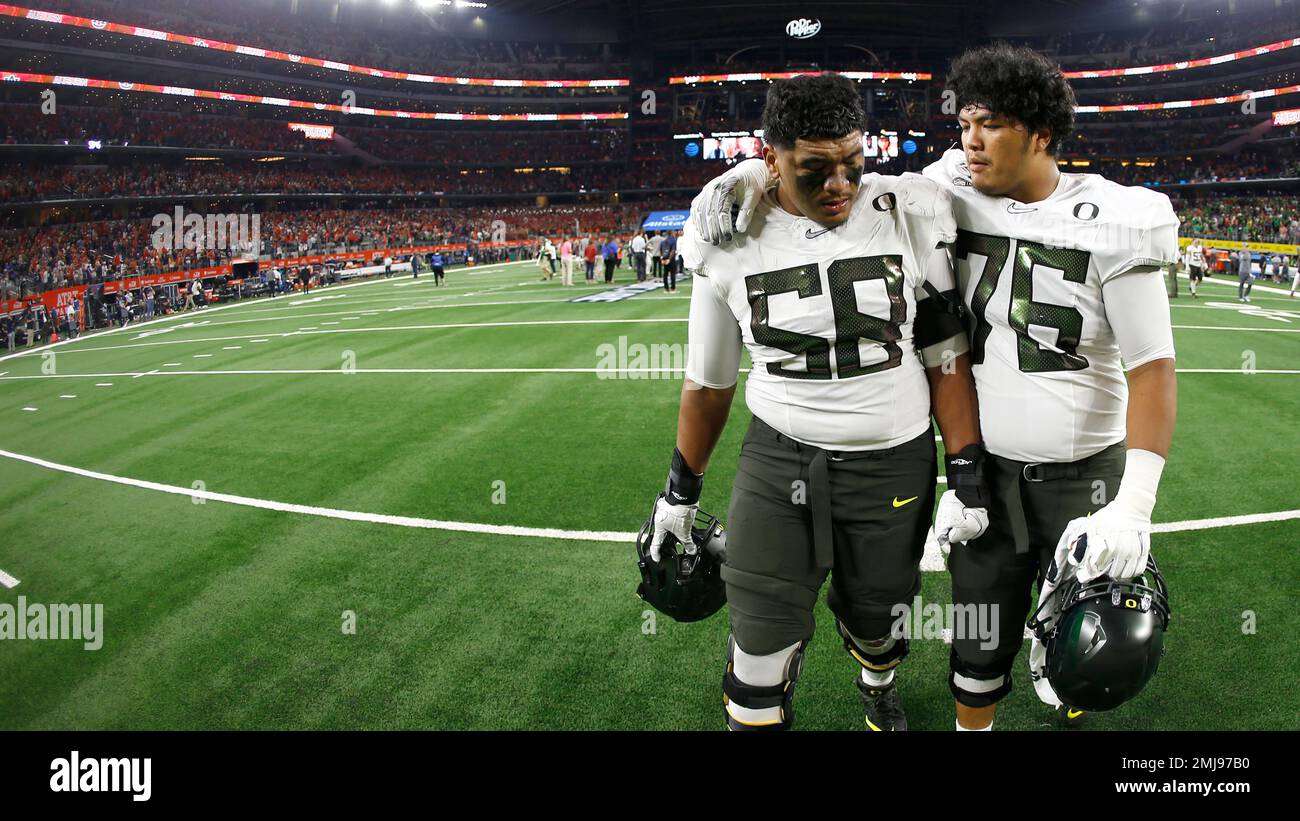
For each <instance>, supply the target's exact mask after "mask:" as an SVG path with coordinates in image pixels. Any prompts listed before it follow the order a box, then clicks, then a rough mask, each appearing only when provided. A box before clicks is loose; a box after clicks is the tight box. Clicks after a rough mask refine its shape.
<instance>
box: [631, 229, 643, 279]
mask: <svg viewBox="0 0 1300 821" xmlns="http://www.w3.org/2000/svg"><path fill="white" fill-rule="evenodd" d="M632 267H633V268H634V269H635V270H636V281H637V282H645V235H644V234H642V233H641V232H640V231H637V232H636V236H634V237H632Z"/></svg>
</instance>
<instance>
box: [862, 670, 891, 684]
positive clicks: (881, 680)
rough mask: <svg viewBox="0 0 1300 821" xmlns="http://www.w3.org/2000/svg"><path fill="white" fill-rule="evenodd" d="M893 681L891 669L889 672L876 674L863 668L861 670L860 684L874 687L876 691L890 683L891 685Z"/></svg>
mask: <svg viewBox="0 0 1300 821" xmlns="http://www.w3.org/2000/svg"><path fill="white" fill-rule="evenodd" d="M893 681H894V670H893V668H890V669H889V670H886V671H885V672H883V673H877V672H876V671H874V670H868V669H867V668H865V667H863V668H862V683H863V684H865V685H867V686H868V687H874V688H876V689H880V688H881V687H888V686H889V685H890V684H891V683H893Z"/></svg>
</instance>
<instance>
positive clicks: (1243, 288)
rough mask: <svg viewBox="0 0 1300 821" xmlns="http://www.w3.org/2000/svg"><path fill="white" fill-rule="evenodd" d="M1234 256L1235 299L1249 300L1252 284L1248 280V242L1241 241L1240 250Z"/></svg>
mask: <svg viewBox="0 0 1300 821" xmlns="http://www.w3.org/2000/svg"><path fill="white" fill-rule="evenodd" d="M1234 256H1235V257H1236V263H1237V299H1238V300H1240V301H1241V302H1250V289H1251V287H1253V285H1254V283H1252V282H1251V281H1250V243H1248V242H1243V243H1242V244H1241V250H1240V251H1238V252H1237V253H1236V254H1235V255H1234Z"/></svg>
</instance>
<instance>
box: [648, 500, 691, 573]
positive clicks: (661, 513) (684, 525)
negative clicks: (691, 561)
mask: <svg viewBox="0 0 1300 821" xmlns="http://www.w3.org/2000/svg"><path fill="white" fill-rule="evenodd" d="M699 511H700V506H699V505H675V504H673V503H671V502H669V501H668V500H667V499H665V498H664V497H662V496H661V497H659V500H658V501H657V502H655V532H654V537H653V538H652V539H651V540H650V558H651V559H654V560H655V561H656V562H657V561H659V548H660V547H661V546H662V545H663V543H664V538H665V537H666V536H667V535H668V534H669V533H671V534H672V535H673V536H675V537H677V540H678V541H679V542H681V543H682V547H684V548H685V549H686V552H687V553H690V554H694V553H695V552H696V550H697V549H698V548H696V546H695V540H694V539H692V538H691V527H692V526H693V525H694V524H695V514H696V513H698V512H699Z"/></svg>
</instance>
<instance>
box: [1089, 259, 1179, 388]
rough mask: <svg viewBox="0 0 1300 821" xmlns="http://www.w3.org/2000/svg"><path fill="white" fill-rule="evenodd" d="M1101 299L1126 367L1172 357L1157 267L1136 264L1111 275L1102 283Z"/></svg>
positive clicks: (1170, 333) (1171, 339)
mask: <svg viewBox="0 0 1300 821" xmlns="http://www.w3.org/2000/svg"><path fill="white" fill-rule="evenodd" d="M1101 299H1102V303H1103V305H1104V307H1105V309H1106V320H1107V321H1108V322H1109V323H1110V327H1111V330H1112V331H1113V332H1114V334H1115V342H1116V343H1118V345H1119V354H1120V358H1122V359H1123V360H1124V368H1125V369H1126V370H1130V371H1131V370H1133V369H1134V368H1136V367H1138V366H1139V365H1145V364H1146V363H1148V362H1154V361H1155V360H1157V359H1173V358H1174V331H1173V328H1172V327H1170V324H1171V323H1170V319H1169V296H1168V294H1167V293H1166V292H1165V279H1164V274H1163V272H1162V271H1161V270H1160V269H1158V268H1149V267H1144V268H1135V269H1133V270H1131V271H1129V272H1128V273H1124V274H1120V275H1119V276H1115V277H1111V278H1110V279H1109V280H1107V281H1106V282H1105V283H1104V284H1103V285H1102V286H1101Z"/></svg>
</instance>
